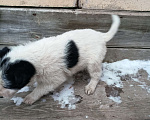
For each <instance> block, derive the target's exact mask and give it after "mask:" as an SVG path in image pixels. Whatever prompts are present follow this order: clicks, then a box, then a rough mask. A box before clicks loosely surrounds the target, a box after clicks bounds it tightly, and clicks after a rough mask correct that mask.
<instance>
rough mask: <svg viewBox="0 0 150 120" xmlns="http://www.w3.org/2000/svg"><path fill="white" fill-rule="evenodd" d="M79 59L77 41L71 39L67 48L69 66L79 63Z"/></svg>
mask: <svg viewBox="0 0 150 120" xmlns="http://www.w3.org/2000/svg"><path fill="white" fill-rule="evenodd" d="M78 59H79V52H78V48H77V46H76V44H75V42H74V41H72V40H71V41H70V42H68V44H67V49H66V64H67V68H72V67H74V66H75V65H76V64H77V63H78Z"/></svg>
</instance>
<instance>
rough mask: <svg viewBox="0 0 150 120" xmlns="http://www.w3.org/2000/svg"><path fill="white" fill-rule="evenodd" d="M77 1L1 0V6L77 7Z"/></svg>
mask: <svg viewBox="0 0 150 120" xmlns="http://www.w3.org/2000/svg"><path fill="white" fill-rule="evenodd" d="M76 4H77V0H0V5H1V6H34V7H76Z"/></svg>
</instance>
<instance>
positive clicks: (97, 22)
mask: <svg viewBox="0 0 150 120" xmlns="http://www.w3.org/2000/svg"><path fill="white" fill-rule="evenodd" d="M93 12H94V11H93ZM0 16H1V17H0V38H1V39H0V44H18V43H24V42H27V41H34V40H38V39H41V38H43V37H49V36H54V35H58V34H61V33H64V32H66V31H69V30H74V29H85V28H91V29H94V30H98V31H102V32H106V31H108V29H109V28H110V25H111V22H112V21H111V17H110V15H103V14H92V13H89V14H86V13H85V12H84V13H83V14H82V13H81V11H79V14H78V11H77V12H76V11H73V10H55V9H54V10H53V9H52V10H49V9H46V10H45V9H44V10H43V9H22V8H20V9H19V8H0ZM120 17H121V26H120V28H119V31H118V33H117V35H116V36H115V37H114V38H113V39H112V40H111V41H110V42H108V44H107V45H108V46H109V47H137V48H150V40H149V38H150V16H148V14H147V16H128V15H121V16H120ZM10 18H11V19H10Z"/></svg>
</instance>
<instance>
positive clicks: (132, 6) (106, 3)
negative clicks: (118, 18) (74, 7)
mask: <svg viewBox="0 0 150 120" xmlns="http://www.w3.org/2000/svg"><path fill="white" fill-rule="evenodd" d="M79 3H80V6H81V7H82V8H86V9H105V10H136V11H150V7H149V5H150V1H149V0H80V2H79Z"/></svg>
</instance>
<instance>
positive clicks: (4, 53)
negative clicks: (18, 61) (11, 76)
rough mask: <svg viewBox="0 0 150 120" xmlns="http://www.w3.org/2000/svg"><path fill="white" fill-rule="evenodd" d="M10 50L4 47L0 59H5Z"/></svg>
mask: <svg viewBox="0 0 150 120" xmlns="http://www.w3.org/2000/svg"><path fill="white" fill-rule="evenodd" d="M9 51H10V49H9V48H8V47H4V48H3V49H2V50H0V58H2V57H4V56H5V55H6V54H7V53H8V52H9Z"/></svg>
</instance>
